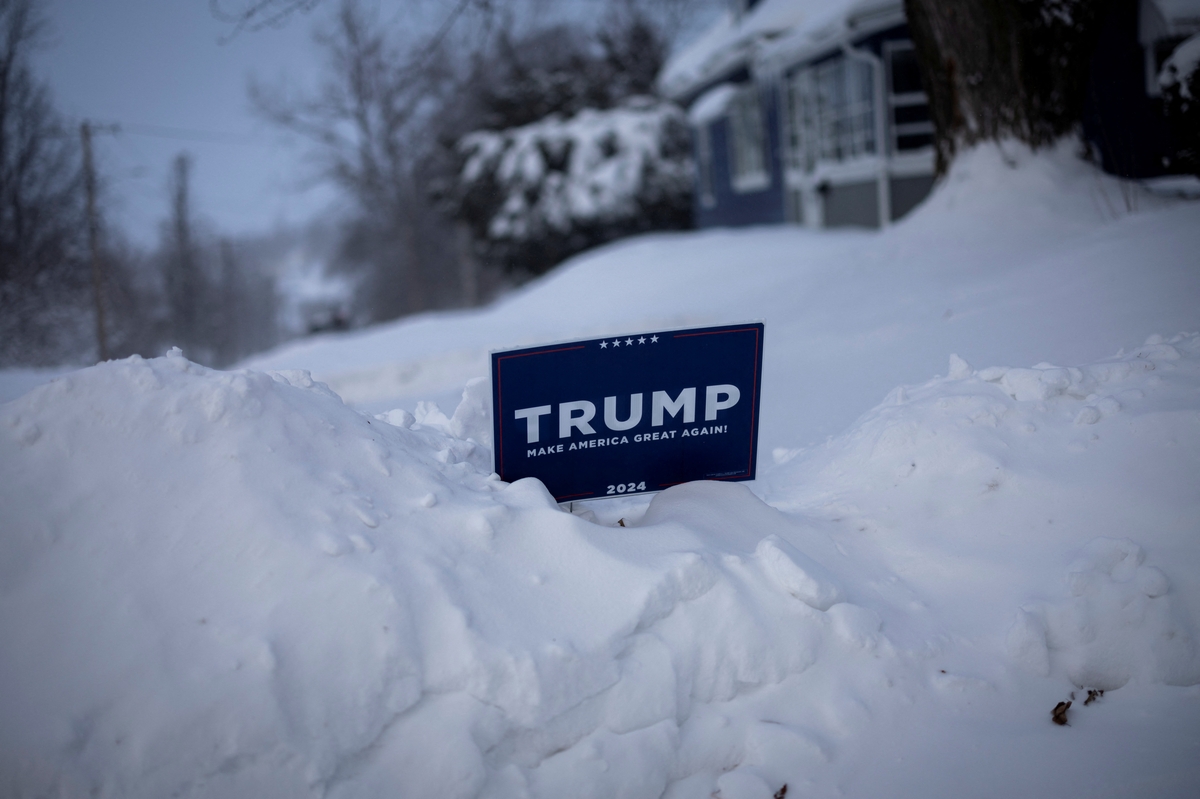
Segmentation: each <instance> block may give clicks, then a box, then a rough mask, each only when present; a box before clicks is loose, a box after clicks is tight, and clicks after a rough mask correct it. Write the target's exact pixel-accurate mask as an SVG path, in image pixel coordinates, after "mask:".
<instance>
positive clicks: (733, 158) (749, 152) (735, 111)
mask: <svg viewBox="0 0 1200 799" xmlns="http://www.w3.org/2000/svg"><path fill="white" fill-rule="evenodd" d="M726 118H727V120H728V123H729V183H730V185H731V186H732V188H733V190H734V191H736V192H739V193H745V192H751V191H761V190H763V189H765V188H767V187H768V186H770V185H771V175H770V173H769V172H768V171H767V126H766V121H765V120H764V119H763V107H762V98H761V97H760V96H759V91H758V87H757V86H756V85H755V84H754V83H750V84H747V85H746V87H745V88H743V89H741V90H739V91H738V93H737V94H736V95H734V97H733V98H732V100H731V101H730V103H729V113H728V116H727V117H726Z"/></svg>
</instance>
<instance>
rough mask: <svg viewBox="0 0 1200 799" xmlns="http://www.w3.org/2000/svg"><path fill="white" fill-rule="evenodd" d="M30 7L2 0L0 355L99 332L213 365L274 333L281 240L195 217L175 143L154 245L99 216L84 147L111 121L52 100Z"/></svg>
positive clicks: (92, 341) (37, 360)
mask: <svg viewBox="0 0 1200 799" xmlns="http://www.w3.org/2000/svg"><path fill="white" fill-rule="evenodd" d="M40 10H41V9H40V5H39V2H38V0H0V367H7V366H38V365H48V364H62V363H76V364H79V363H87V362H89V361H93V360H95V359H96V358H97V357H99V356H100V354H101V350H102V347H101V345H100V342H101V341H105V343H106V345H107V346H106V347H104V349H107V354H108V355H109V356H110V357H122V356H125V355H129V354H132V353H140V354H142V355H146V356H152V355H157V354H161V353H162V352H163V351H165V350H166V348H167V347H169V346H172V345H181V346H183V347H184V348H185V350H186V351H187V352H188V354H189V356H191V357H193V358H194V359H196V360H199V361H201V362H204V363H210V364H214V365H223V364H229V363H232V362H233V361H235V360H237V359H238V358H240V357H244V356H245V355H248V354H250V353H251V352H255V351H257V350H261V349H264V348H266V347H269V346H271V345H273V344H275V343H276V342H277V341H278V340H279V339H280V336H281V334H283V333H284V332H285V331H282V330H281V329H280V326H279V324H277V319H276V315H277V307H276V306H277V302H276V291H275V287H274V285H273V278H274V276H273V275H272V274H271V273H270V271H269V270H266V269H264V268H263V264H266V263H270V262H271V259H272V258H274V259H276V260H278V259H279V258H280V256H281V252H282V251H281V248H280V246H275V247H274V248H273V249H272V248H271V247H265V248H264V247H263V246H261V245H259V244H257V243H255V242H245V241H240V242H233V241H230V240H227V239H220V238H219V237H217V236H216V235H215V234H213V233H212V232H211V231H208V230H206V229H205V228H204V226H203V225H200V224H198V223H197V220H196V215H195V211H194V209H192V208H191V192H190V189H189V177H190V174H191V168H192V162H191V160H190V158H189V157H188V156H187V155H185V154H181V155H180V156H179V157H178V158H177V159H176V161H175V164H174V166H173V169H172V173H171V176H170V178H169V180H168V181H167V183H168V187H167V188H168V191H166V192H164V193H165V194H166V195H169V202H168V203H166V205H167V212H166V214H165V216H166V219H167V221H166V222H165V223H164V226H163V231H162V236H161V241H160V244H159V246H158V247H157V248H154V249H153V250H147V249H145V248H142V247H138V246H134V245H133V244H131V243H130V242H129V241H127V240H126V239H125V238H124V237H123V235H122V234H121V231H120V230H118V229H115V228H114V227H113V226H111V225H109V224H106V222H105V219H104V209H105V208H106V207H108V205H109V195H110V191H111V189H110V187H109V186H107V185H106V181H105V180H104V169H103V158H102V157H101V156H100V153H101V152H102V148H100V147H98V146H92V145H93V143H94V142H95V141H96V139H99V138H100V137H99V136H96V137H92V136H91V135H90V134H91V133H97V132H104V133H105V134H111V133H113V132H114V131H113V130H112V128H111V126H108V127H104V126H101V127H96V126H91V125H89V124H88V123H86V122H85V123H83V124H78V123H71V122H68V121H67V120H66V119H64V118H63V117H62V115H61V114H60V113H59V112H58V111H57V110H56V109H55V107H54V104H53V101H52V98H51V96H50V92H49V90H48V88H47V87H46V85H45V83H44V82H42V81H41V80H40V79H39V78H38V76H37V75H36V74H34V72H33V69H32V66H31V57H32V54H33V53H34V51H35V49H36V48H37V47H39V46H40V45H41V44H42V40H43V37H44V36H45V33H46V27H45V25H46V23H45V21H44V18H43V17H42V16H41V14H40ZM85 141H87V144H85V143H84V142H85ZM89 146H91V149H92V153H91V154H92V155H93V156H95V157H93V158H92V159H91V163H90V164H88V163H87V159H85V157H84V152H85V148H86V147H89ZM89 166H90V167H91V170H90V171H89V170H88V169H87V168H86V167H89ZM89 175H90V176H91V180H88V176H89ZM89 195H90V196H91V197H92V198H93V200H94V202H93V203H92V207H91V209H89V207H88V204H87V198H88V196H89ZM89 210H90V212H89ZM89 234H91V235H89ZM243 252H244V253H253V254H254V255H255V256H256V257H257V260H252V259H250V258H247V257H244V256H243V255H241V254H240V253H243Z"/></svg>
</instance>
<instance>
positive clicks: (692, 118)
mask: <svg viewBox="0 0 1200 799" xmlns="http://www.w3.org/2000/svg"><path fill="white" fill-rule="evenodd" d="M736 94H737V86H735V85H734V84H732V83H722V84H719V85H717V86H714V87H713V88H711V89H709V90H708V91H706V92H705V93H704V94H702V95H700V97H699V98H697V100H696V102H694V103H692V107H691V108H689V109H688V122H691V123H692V124H693V125H704V124H707V123H709V122H712V121H713V120H714V119H717V118H718V117H720V116H722V115H724V113H725V109H727V108H728V107H729V103H730V101H731V100H733V97H734V95H736Z"/></svg>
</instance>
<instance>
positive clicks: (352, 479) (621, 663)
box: [0, 353, 866, 796]
mask: <svg viewBox="0 0 1200 799" xmlns="http://www.w3.org/2000/svg"><path fill="white" fill-rule="evenodd" d="M479 386H482V387H483V390H480V388H479ZM485 396H486V385H484V384H476V386H473V387H471V388H469V389H468V392H467V397H466V399H465V400H464V403H463V405H462V406H461V410H460V412H459V413H456V414H455V416H454V417H453V418H451V419H446V417H444V416H441V415H439V414H437V413H436V412H435V411H433V410H432V409H429V408H426V409H424V410H425V413H424V416H425V418H426V421H427V424H426V425H420V424H418V423H416V421H415V419H414V418H413V417H412V416H411V415H408V414H406V413H404V412H398V413H396V414H392V415H391V416H390V418H391V420H392V421H394V422H397V423H399V426H396V425H392V424H387V423H385V422H384V421H383V420H381V419H377V420H371V419H369V418H367V417H365V416H362V415H360V414H358V413H357V412H355V411H352V410H350V409H348V408H346V407H345V406H343V405H342V403H341V402H340V400H339V399H338V398H337V397H336V396H334V395H332V394H330V392H329V391H328V390H327V389H325V388H324V387H323V386H322V385H320V384H314V383H313V382H312V381H311V380H310V379H309V378H308V377H307V376H306V375H305V374H303V373H295V374H290V375H276V376H275V377H270V376H268V375H265V374H262V373H256V372H236V373H220V372H213V371H210V370H208V369H205V368H203V367H200V366H197V365H195V364H192V363H190V362H188V361H186V360H185V359H184V358H182V357H181V356H180V355H179V354H178V353H175V354H172V355H169V356H168V357H166V358H163V359H156V360H152V361H144V360H141V359H139V358H132V359H130V360H127V361H122V362H114V363H108V364H104V365H101V366H97V367H93V368H91V369H88V370H84V371H82V372H79V373H76V374H73V375H70V376H68V377H64V378H62V379H59V380H57V381H55V382H53V383H51V384H49V385H46V386H43V387H41V388H39V389H37V390H35V391H33V392H31V393H30V394H28V395H26V396H25V397H24V398H22V399H21V400H19V401H17V402H14V403H11V404H9V405H6V406H5V407H4V409H3V417H2V420H0V429H3V430H4V431H5V434H4V436H3V439H0V441H2V443H0V447H3V454H2V456H0V463H2V464H3V466H2V472H0V482H2V484H3V489H0V490H2V492H3V493H2V495H0V504H2V506H3V507H4V508H5V515H6V519H7V528H8V529H7V533H8V534H7V535H6V536H5V538H4V539H3V541H2V546H3V552H2V557H0V563H3V564H4V572H3V575H2V583H0V590H2V592H3V597H4V603H3V606H2V610H0V638H2V640H4V641H5V647H4V649H3V654H0V675H2V678H3V680H4V684H5V685H8V686H22V690H20V691H17V690H5V691H4V692H3V693H2V694H0V703H2V706H0V718H2V719H4V721H3V725H2V726H0V742H2V745H0V751H3V752H4V753H5V754H4V758H5V762H4V763H3V764H0V770H2V771H3V772H4V773H5V774H8V775H10V777H11V784H12V785H13V786H15V787H16V789H17V792H18V794H19V795H20V794H23V793H25V792H29V793H37V792H38V791H50V790H65V791H66V792H68V793H72V794H73V793H79V794H84V793H89V792H93V791H95V792H96V793H98V794H99V795H121V796H162V795H181V794H185V795H209V796H231V795H242V796H301V795H308V794H310V793H312V794H326V795H378V794H379V793H381V792H397V793H398V794H399V795H411V796H421V795H424V796H429V795H439V796H472V795H476V793H478V792H479V791H480V790H483V789H485V788H486V789H487V790H488V791H490V792H492V793H494V794H496V795H523V793H524V792H531V793H532V794H534V795H539V796H562V795H574V794H575V793H578V792H579V791H580V790H584V789H581V786H590V787H586V789H585V790H584V793H593V795H594V792H595V791H599V793H601V794H604V795H610V794H611V795H618V794H620V793H621V792H622V791H633V793H632V794H630V795H645V796H657V795H659V794H661V792H662V791H663V790H664V789H665V788H666V786H667V784H668V782H669V781H671V780H677V779H680V778H681V777H686V776H689V774H690V773H691V772H695V771H698V770H705V771H706V773H707V772H711V771H712V769H713V768H715V767H714V766H713V765H712V763H713V761H712V760H711V758H710V755H711V754H712V753H711V752H710V751H709V749H710V747H711V746H712V745H713V742H714V739H713V738H712V736H710V735H709V734H707V733H705V732H704V731H703V730H699V731H696V732H692V731H691V730H690V727H689V720H690V719H693V718H695V717H697V716H698V715H699V716H701V717H703V714H702V713H699V712H698V711H697V707H699V706H701V705H707V704H712V703H722V702H728V701H730V700H731V699H733V698H735V697H737V696H738V695H740V694H743V693H745V692H747V691H751V690H752V689H754V688H755V687H759V686H763V685H772V684H776V683H779V682H780V681H781V680H783V679H784V678H786V677H787V676H788V675H790V674H796V673H799V672H801V671H803V670H805V669H806V668H808V667H809V666H811V665H812V664H813V663H814V661H816V660H817V658H818V656H819V654H820V652H821V650H822V649H823V648H824V644H823V641H824V639H826V638H827V637H828V629H829V628H830V627H831V622H830V621H829V620H827V619H826V618H825V617H824V615H823V614H822V613H820V611H824V610H828V609H829V608H830V605H831V604H832V603H833V602H834V601H835V600H836V599H837V598H838V590H837V588H836V587H835V586H834V585H833V583H832V579H833V578H831V577H830V576H829V575H828V574H827V572H826V571H825V569H824V568H823V567H821V566H819V565H818V564H817V563H816V562H815V561H814V560H812V558H811V557H809V556H807V555H803V554H801V552H800V550H799V549H798V548H797V547H804V548H810V547H807V546H806V542H808V539H810V538H811V537H812V534H811V533H810V532H808V531H807V530H805V528H803V527H802V526H798V525H797V524H796V523H795V522H792V521H790V520H788V519H786V518H785V517H783V516H782V515H781V514H779V513H778V512H776V511H773V510H771V509H770V508H768V507H767V506H765V505H763V504H762V502H761V501H760V500H758V499H756V498H755V497H754V496H753V495H752V494H751V493H750V492H749V491H748V490H747V489H746V488H744V487H741V486H729V485H723V484H713V485H707V484H701V485H689V486H683V487H679V488H677V489H674V490H672V491H669V492H667V493H664V494H662V495H660V496H659V497H657V498H656V499H655V500H654V502H653V503H652V504H651V506H650V508H649V510H648V511H647V512H646V518H645V519H644V520H643V522H642V527H641V529H637V530H635V529H627V530H620V529H619V528H618V529H615V530H614V529H609V528H607V527H604V526H599V525H597V524H594V523H592V522H589V521H586V520H584V519H583V518H580V517H578V516H573V515H570V514H568V513H565V512H563V511H562V510H561V509H559V508H558V506H557V505H555V503H554V501H553V499H552V498H551V497H550V496H549V494H547V493H546V491H545V489H544V488H543V487H542V486H541V484H540V483H536V482H534V481H522V482H519V483H516V484H513V485H511V486H507V485H503V484H500V483H499V482H498V481H496V480H495V479H494V476H492V475H490V474H489V470H488V469H487V468H481V466H483V464H484V463H486V461H487V459H486V457H485V456H486V452H485V451H484V450H483V449H482V448H481V447H480V446H478V445H477V444H476V443H475V442H474V441H473V440H472V439H471V437H468V438H465V439H464V438H454V437H450V436H449V435H447V434H446V433H443V432H440V431H439V430H438V428H439V427H441V428H445V429H446V430H451V429H457V430H458V431H459V433H460V434H464V435H468V436H474V435H475V434H476V432H477V431H481V430H482V429H485V428H482V427H476V425H477V424H478V423H482V422H487V419H486V416H481V415H480V414H479V413H478V410H479V408H480V404H479V400H480V397H485ZM64 488H65V489H66V490H64ZM789 542H790V543H789ZM823 549H824V550H828V545H827V544H826V545H824V547H823ZM835 607H841V606H835ZM859 612H860V613H866V611H865V610H861V609H860V610H859ZM854 614H855V610H854V609H852V608H849V607H848V606H846V607H842V609H841V610H840V611H838V615H837V616H836V618H838V619H842V622H841V624H842V626H845V624H846V622H845V619H850V624H851V627H853V626H854V624H856V623H857V622H856V621H855V620H856V619H857V617H856V616H855V615H854ZM781 630H790V632H789V634H788V635H786V636H780V631H781ZM695 723H696V724H701V722H700V721H697V722H695ZM703 723H709V722H707V721H705V722H703ZM691 737H695V738H696V739H697V740H695V741H691ZM716 740H717V741H720V740H721V739H719V738H717V739H716ZM722 743H723V742H722ZM681 748H684V749H690V750H691V755H690V756H691V758H692V760H691V761H688V762H687V763H681V762H680V758H681V756H682V755H681ZM722 756H723V757H728V753H724V754H722ZM605 758H608V759H609V761H610V762H611V764H612V765H613V766H614V767H613V768H612V769H611V771H608V772H607V773H605V770H606V766H605V765H604V759H605Z"/></svg>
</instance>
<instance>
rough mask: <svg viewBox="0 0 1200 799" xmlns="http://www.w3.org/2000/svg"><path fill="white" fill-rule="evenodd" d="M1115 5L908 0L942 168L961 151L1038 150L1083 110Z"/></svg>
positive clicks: (1073, 0) (1095, 0) (1102, 1)
mask: <svg viewBox="0 0 1200 799" xmlns="http://www.w3.org/2000/svg"><path fill="white" fill-rule="evenodd" d="M1110 5H1111V0H905V2H904V7H905V13H906V14H907V16H908V26H909V29H910V31H911V33H912V38H913V43H914V44H915V46H916V49H917V58H918V61H919V62H920V65H921V73H922V74H921V77H922V79H923V80H924V82H925V88H926V91H927V93H928V95H929V107H930V111H931V113H932V115H933V124H934V128H935V148H936V152H937V170H938V173H939V174H942V173H944V172H945V171H946V169H947V167H949V165H950V161H951V160H953V158H954V154H955V152H956V151H957V150H958V148H959V147H962V146H969V145H971V144H975V143H976V142H980V141H985V140H989V139H992V140H996V139H1002V138H1008V137H1012V138H1016V139H1018V140H1020V141H1023V142H1025V143H1026V144H1029V145H1030V146H1032V147H1039V146H1043V145H1046V144H1050V143H1051V142H1053V141H1055V140H1057V139H1058V138H1060V137H1061V136H1063V135H1064V134H1066V133H1069V132H1071V131H1072V130H1073V129H1074V128H1075V126H1076V124H1077V123H1078V122H1079V120H1080V118H1081V115H1082V112H1083V101H1084V96H1085V91H1086V83H1087V75H1088V64H1089V61H1090V60H1091V56H1092V52H1093V50H1094V49H1095V45H1096V40H1097V38H1098V36H1099V33H1100V28H1101V25H1102V24H1103V22H1104V17H1105V14H1106V13H1107V11H1108V8H1109V6H1110Z"/></svg>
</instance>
